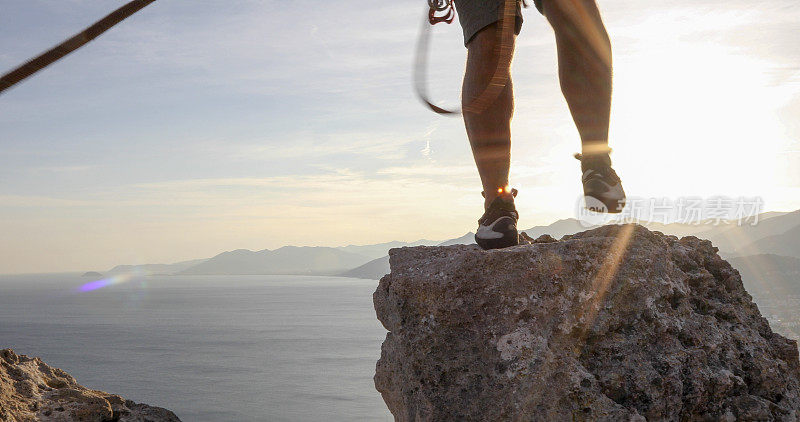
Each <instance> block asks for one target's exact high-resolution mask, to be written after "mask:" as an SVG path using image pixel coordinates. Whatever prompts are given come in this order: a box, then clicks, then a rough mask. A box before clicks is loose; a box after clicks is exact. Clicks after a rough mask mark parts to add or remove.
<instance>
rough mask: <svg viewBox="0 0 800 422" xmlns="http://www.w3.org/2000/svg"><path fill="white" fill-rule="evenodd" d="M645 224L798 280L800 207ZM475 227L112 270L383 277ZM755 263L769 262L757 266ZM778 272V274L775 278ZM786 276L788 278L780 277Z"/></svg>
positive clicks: (565, 227) (761, 274) (758, 274)
mask: <svg viewBox="0 0 800 422" xmlns="http://www.w3.org/2000/svg"><path fill="white" fill-rule="evenodd" d="M707 223H710V222H701V224H680V223H673V224H661V223H646V224H644V225H645V226H646V227H648V228H649V229H650V230H655V231H660V232H662V233H665V234H672V235H675V236H678V237H683V236H697V237H700V238H704V239H709V240H711V241H712V242H713V243H714V245H715V246H717V247H718V248H719V249H720V254H722V255H723V256H724V257H725V258H726V259H729V260H730V261H731V263H733V264H734V266H735V267H736V268H737V269H740V271H742V275H743V276H744V277H745V278H746V279H747V280H748V282H750V283H752V285H753V287H754V288H759V289H760V288H761V287H760V286H762V285H763V283H769V280H771V279H775V280H777V279H778V278H780V280H786V282H787V283H790V281H792V280H794V281H793V282H794V283H795V284H798V283H800V281H798V280H800V278H798V276H797V274H796V267H795V266H794V265H795V264H796V262H795V261H794V260H793V259H795V260H800V210H798V211H794V212H790V213H782V212H769V213H764V214H761V215H760V216H759V222H758V224H757V225H755V226H753V225H749V224H746V225H741V226H740V225H737V224H736V223H727V224H717V225H712V224H707ZM590 228H592V227H586V226H584V225H582V224H581V222H580V221H578V220H576V219H574V218H569V219H564V220H559V221H556V222H554V223H552V224H549V225H547V226H535V227H531V228H529V229H527V230H524V231H525V232H526V233H527V234H528V235H529V236H531V237H533V238H536V237H539V236H541V235H543V234H549V235H551V236H553V237H555V238H556V239H559V238H561V237H563V236H564V235H568V234H573V233H576V232H580V231H584V230H588V229H590ZM473 243H475V241H474V234H473V233H472V232H469V233H466V234H465V235H463V236H461V237H457V238H453V239H449V240H445V241H434V240H426V239H422V240H418V241H415V242H399V241H394V242H385V243H378V244H374V245H348V246H341V247H311V246H304V247H297V246H284V247H282V248H278V249H274V250H269V249H264V250H261V251H250V250H244V249H240V250H235V251H230V252H223V253H221V254H219V255H216V256H214V257H211V258H207V259H197V260H192V261H183V262H178V263H174V264H147V265H120V266H117V267H114V268H113V269H111V270H110V271H108V273H111V274H119V273H140V274H180V275H227V274H231V275H233V274H315V275H335V276H343V277H355V278H368V279H378V278H380V277H382V276H383V275H384V274H386V273H388V272H389V257H388V255H387V253H388V250H389V249H391V248H400V247H406V246H420V245H427V246H433V245H440V246H449V245H456V244H473ZM752 268H767V270H762V271H752V270H751V269H752ZM776 277H777V278H776ZM781 277H783V278H781Z"/></svg>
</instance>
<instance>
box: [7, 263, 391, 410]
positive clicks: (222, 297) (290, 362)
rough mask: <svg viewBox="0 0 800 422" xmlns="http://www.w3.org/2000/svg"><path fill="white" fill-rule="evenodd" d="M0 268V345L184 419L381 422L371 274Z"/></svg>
mask: <svg viewBox="0 0 800 422" xmlns="http://www.w3.org/2000/svg"><path fill="white" fill-rule="evenodd" d="M91 280H92V279H87V278H84V277H80V275H24V276H0V348H5V347H11V348H13V349H14V350H16V351H17V352H18V353H21V354H27V355H34V356H40V357H42V359H44V360H45V362H47V363H48V364H50V365H51V366H56V367H59V368H62V369H64V370H66V371H67V372H69V373H70V374H72V375H73V376H74V377H75V378H77V379H78V382H80V383H81V384H83V385H84V386H87V387H90V388H95V389H100V390H104V391H108V392H112V393H117V394H121V395H123V396H125V397H126V398H129V399H132V400H134V401H137V402H144V403H148V404H151V405H156V406H162V407H166V408H168V409H170V410H172V411H174V412H175V413H176V414H177V415H178V416H179V417H180V418H181V419H182V420H184V421H187V422H191V421H214V422H221V421H323V420H324V421H389V420H391V415H390V414H389V412H388V410H386V407H385V405H384V404H383V401H382V399H381V397H380V394H378V393H377V392H376V391H375V388H374V387H373V383H372V376H373V374H374V373H375V362H376V361H377V359H378V357H379V356H380V345H381V342H382V341H383V337H384V335H385V331H384V329H383V327H382V326H381V325H380V323H379V322H378V321H377V320H376V319H375V312H374V310H373V308H372V292H373V291H374V290H375V287H376V285H377V281H372V280H357V279H348V278H334V277H306V276H191V277H181V276H164V277H158V276H153V277H139V278H134V279H132V280H129V281H127V282H124V283H121V284H117V285H111V286H109V287H105V288H102V289H99V290H95V291H90V292H79V290H78V287H79V286H81V285H82V284H84V283H86V282H89V281H91Z"/></svg>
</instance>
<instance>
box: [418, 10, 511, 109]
mask: <svg viewBox="0 0 800 422" xmlns="http://www.w3.org/2000/svg"><path fill="white" fill-rule="evenodd" d="M517 1H518V0H503V7H502V8H501V9H500V11H501V15H500V16H499V18H500V22H501V27H500V30H499V31H498V34H497V36H498V38H499V45H500V49H499V54H498V60H497V67H496V68H495V71H494V74H493V75H492V78H491V79H490V81H489V84H488V85H487V86H486V88H484V90H483V92H481V94H480V95H478V96H477V97H475V98H474V99H472V100H470V102H469V103H467V105H466V106H464V108H463V110H459V109H455V110H447V109H444V108H442V107H439V106H437V105H435V104H433V102H431V100H430V97H429V95H428V87H427V71H428V64H427V61H428V47H429V44H430V38H431V27H432V26H433V25H435V24H437V23H439V22H445V23H448V24H449V23H451V22H452V21H453V15H454V11H453V2H452V0H428V6H429V11H428V13H426V15H425V21H423V24H422V25H423V27H422V29H421V30H420V35H419V39H418V41H417V58H416V65H415V67H414V86H415V88H416V93H417V96H419V98H420V100H422V102H423V103H424V104H425V105H427V106H428V108H430V109H431V110H433V111H434V112H435V113H438V114H447V115H457V114H462V113H464V112H467V113H475V114H480V113H483V111H484V110H486V108H487V107H489V106H490V105H492V104H493V103H494V102H495V101H496V100H497V98H498V97H499V96H500V94H501V93H502V92H503V89H504V88H505V87H506V85H507V84H508V80H509V76H508V68H509V66H510V65H511V58H512V56H513V54H514V48H513V45H514V28H515V25H516V20H517V10H516V7H517Z"/></svg>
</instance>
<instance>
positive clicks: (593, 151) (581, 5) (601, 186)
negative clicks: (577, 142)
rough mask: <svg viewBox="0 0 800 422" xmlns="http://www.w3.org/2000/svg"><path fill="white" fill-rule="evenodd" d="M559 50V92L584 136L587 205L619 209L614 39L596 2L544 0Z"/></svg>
mask: <svg viewBox="0 0 800 422" xmlns="http://www.w3.org/2000/svg"><path fill="white" fill-rule="evenodd" d="M542 3H543V6H544V7H543V9H544V15H545V16H546V17H547V20H548V21H549V22H550V24H551V25H552V27H553V30H554V31H555V35H556V46H557V49H558V74H559V79H560V81H561V91H562V92H563V93H564V98H565V99H566V100H567V104H568V105H569V110H570V112H571V113H572V118H573V120H574V121H575V126H576V127H577V129H578V132H579V134H580V137H581V144H582V150H583V153H582V154H578V155H576V158H578V159H579V160H580V161H581V170H582V172H583V177H582V182H583V192H584V200H585V202H586V207H587V208H589V209H590V210H593V211H598V212H611V213H618V212H621V211H622V208H623V207H624V204H625V191H624V190H623V188H622V183H621V182H620V180H619V177H618V176H617V173H616V172H615V171H614V169H612V168H611V158H610V157H609V155H608V154H609V151H610V149H609V147H608V126H609V119H610V112H611V84H612V63H611V41H610V40H609V38H608V33H607V32H606V29H605V26H604V25H603V20H602V19H601V17H600V11H599V10H598V9H597V4H596V3H595V0H543V1H542Z"/></svg>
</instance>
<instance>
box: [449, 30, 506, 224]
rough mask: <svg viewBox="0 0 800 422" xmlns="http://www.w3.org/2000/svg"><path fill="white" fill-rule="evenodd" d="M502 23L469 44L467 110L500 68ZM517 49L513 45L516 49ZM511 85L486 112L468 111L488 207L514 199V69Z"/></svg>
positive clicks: (465, 89) (464, 100)
mask: <svg viewBox="0 0 800 422" xmlns="http://www.w3.org/2000/svg"><path fill="white" fill-rule="evenodd" d="M498 31H500V25H499V23H494V24H492V25H489V26H487V27H486V28H484V29H482V30H481V31H480V32H478V33H477V34H476V35H475V36H474V37H473V38H472V40H471V41H470V42H469V44H468V45H467V69H466V73H465V75H464V86H463V90H462V92H463V94H462V103H463V105H464V106H465V107H466V106H467V104H469V103H470V102H471V101H472V100H473V99H474V98H476V97H477V96H479V95H480V94H481V93H482V92H483V90H484V89H486V86H487V85H488V84H489V81H490V80H491V79H492V76H493V75H494V73H495V71H496V69H497V61H498V55H499V50H500V46H499V44H500V39H499V34H498ZM512 48H513V46H512ZM505 71H506V72H508V73H509V74H508V77H509V78H508V83H507V84H506V87H505V89H503V91H502V93H501V94H500V95H499V97H498V98H497V100H496V101H495V102H494V104H492V105H490V106H489V107H487V108H486V110H484V111H483V112H482V113H470V112H466V111H465V112H464V124H465V126H466V128H467V136H468V137H469V142H470V145H471V146H472V155H473V156H474V157H475V164H476V165H477V167H478V173H480V176H481V183H482V184H483V191H484V192H485V194H486V201H485V202H484V207H485V208H488V207H489V204H491V203H492V201H493V200H494V199H495V198H496V197H498V196H500V197H503V199H506V200H510V198H511V193H510V192H509V191H508V190H504V191H503V192H498V189H503V188H507V187H508V183H509V180H508V172H509V167H510V164H511V116H512V114H513V112H514V96H513V89H512V85H511V77H510V72H511V69H510V68H508V69H505Z"/></svg>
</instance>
